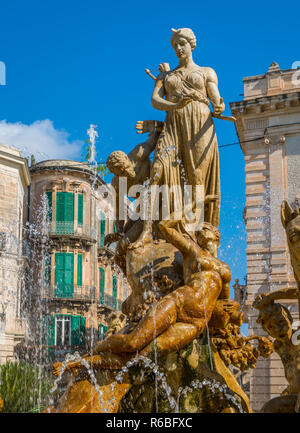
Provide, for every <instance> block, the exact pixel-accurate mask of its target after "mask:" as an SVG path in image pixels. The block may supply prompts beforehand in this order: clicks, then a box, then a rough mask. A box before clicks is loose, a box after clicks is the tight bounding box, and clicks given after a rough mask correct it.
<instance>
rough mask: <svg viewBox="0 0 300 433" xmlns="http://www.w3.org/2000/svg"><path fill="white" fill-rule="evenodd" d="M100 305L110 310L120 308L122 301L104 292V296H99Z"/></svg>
mask: <svg viewBox="0 0 300 433" xmlns="http://www.w3.org/2000/svg"><path fill="white" fill-rule="evenodd" d="M99 306H100V307H106V308H109V309H110V310H121V307H122V301H120V300H118V299H116V298H115V297H114V296H111V295H107V294H104V297H101V298H100V302H99Z"/></svg>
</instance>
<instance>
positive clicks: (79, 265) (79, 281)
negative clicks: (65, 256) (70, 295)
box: [77, 254, 82, 286]
mask: <svg viewBox="0 0 300 433" xmlns="http://www.w3.org/2000/svg"><path fill="white" fill-rule="evenodd" d="M77 286H82V254H78V256H77Z"/></svg>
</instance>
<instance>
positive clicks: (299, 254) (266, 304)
mask: <svg viewBox="0 0 300 433" xmlns="http://www.w3.org/2000/svg"><path fill="white" fill-rule="evenodd" d="M281 221H282V225H283V227H284V229H285V231H286V235H287V240H288V246H289V251H290V257H291V262H292V267H293V270H294V275H295V280H296V283H297V288H291V289H282V290H277V291H274V292H270V293H265V294H260V295H258V296H257V297H256V298H255V301H254V303H253V307H254V308H256V309H257V310H259V315H258V319H257V323H259V324H261V326H262V328H263V329H264V331H265V332H267V333H268V334H269V335H270V336H271V337H272V338H274V342H273V346H274V350H275V352H277V353H278V355H279V356H280V358H281V361H282V363H283V366H284V371H285V377H286V379H287V381H288V384H289V385H288V387H287V388H286V389H285V390H284V391H283V392H282V395H281V396H280V397H275V398H273V399H271V400H270V401H268V402H267V403H266V404H265V405H264V406H263V408H262V412H264V413H294V412H298V411H300V340H299V337H300V332H299V327H298V330H297V331H296V332H295V333H293V328H292V324H293V318H292V316H291V314H290V312H289V310H288V309H287V308H286V307H285V306H283V305H281V304H278V303H275V302H274V301H276V300H280V299H282V300H284V299H286V300H288V299H295V300H298V302H299V305H300V207H296V209H295V210H293V209H292V208H291V206H290V205H289V204H288V203H287V202H286V201H284V202H283V203H282V206H281ZM299 312H300V309H299Z"/></svg>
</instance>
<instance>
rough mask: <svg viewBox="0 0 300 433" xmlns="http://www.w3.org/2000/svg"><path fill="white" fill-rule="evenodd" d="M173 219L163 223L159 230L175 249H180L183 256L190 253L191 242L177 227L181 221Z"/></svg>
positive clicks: (160, 224)
mask: <svg viewBox="0 0 300 433" xmlns="http://www.w3.org/2000/svg"><path fill="white" fill-rule="evenodd" d="M170 218H171V219H170V220H168V221H161V222H160V223H159V229H160V231H161V232H162V234H163V235H164V237H165V239H166V240H167V241H169V242H170V243H171V244H172V245H174V247H176V248H178V249H179V251H181V252H182V254H188V253H190V247H191V245H190V241H189V240H188V239H186V238H185V237H184V236H183V235H182V234H181V233H180V232H179V231H178V230H177V229H176V228H175V227H176V225H177V224H178V223H179V222H180V220H174V219H172V215H171V217H170Z"/></svg>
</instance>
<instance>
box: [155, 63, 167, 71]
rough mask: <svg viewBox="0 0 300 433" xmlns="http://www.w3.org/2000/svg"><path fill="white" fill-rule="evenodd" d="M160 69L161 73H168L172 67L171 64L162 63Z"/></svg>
mask: <svg viewBox="0 0 300 433" xmlns="http://www.w3.org/2000/svg"><path fill="white" fill-rule="evenodd" d="M158 69H159V72H168V71H169V70H170V65H169V63H160V65H159V67H158Z"/></svg>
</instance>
